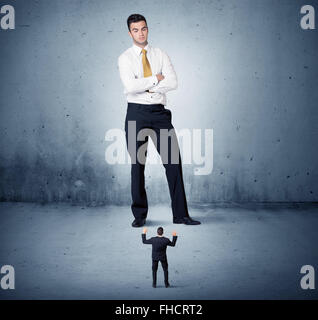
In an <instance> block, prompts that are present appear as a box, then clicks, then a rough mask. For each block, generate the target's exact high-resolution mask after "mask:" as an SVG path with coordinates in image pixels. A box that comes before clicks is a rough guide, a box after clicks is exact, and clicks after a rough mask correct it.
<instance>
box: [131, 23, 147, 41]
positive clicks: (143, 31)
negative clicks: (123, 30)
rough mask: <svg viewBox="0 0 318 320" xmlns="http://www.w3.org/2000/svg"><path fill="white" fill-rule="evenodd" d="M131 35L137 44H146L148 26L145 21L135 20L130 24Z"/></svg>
mask: <svg viewBox="0 0 318 320" xmlns="http://www.w3.org/2000/svg"><path fill="white" fill-rule="evenodd" d="M128 33H129V35H130V36H131V37H132V38H133V41H134V43H135V44H136V45H146V44H147V39H148V27H147V25H146V22H145V21H139V22H133V23H131V24H130V31H129V32H128Z"/></svg>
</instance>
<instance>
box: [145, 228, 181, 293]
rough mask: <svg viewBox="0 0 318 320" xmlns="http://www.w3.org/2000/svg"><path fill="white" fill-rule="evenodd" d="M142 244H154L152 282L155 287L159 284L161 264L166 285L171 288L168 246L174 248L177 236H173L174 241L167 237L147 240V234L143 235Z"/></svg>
mask: <svg viewBox="0 0 318 320" xmlns="http://www.w3.org/2000/svg"><path fill="white" fill-rule="evenodd" d="M141 236H142V242H143V243H145V244H152V280H153V285H154V286H156V284H157V270H158V263H159V261H160V262H161V265H162V269H163V272H164V277H165V285H166V287H168V286H169V282H168V260H167V254H166V251H167V246H171V247H174V246H175V245H176V242H177V238H178V237H177V236H173V238H172V241H170V239H168V238H166V237H160V236H156V237H152V238H150V239H148V240H147V239H146V234H145V233H142V235H141Z"/></svg>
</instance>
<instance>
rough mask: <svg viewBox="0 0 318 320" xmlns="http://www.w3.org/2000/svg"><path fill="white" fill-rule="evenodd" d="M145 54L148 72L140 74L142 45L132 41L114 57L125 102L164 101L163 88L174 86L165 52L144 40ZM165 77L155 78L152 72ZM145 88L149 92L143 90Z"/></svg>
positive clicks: (174, 75) (155, 102) (164, 102)
mask: <svg viewBox="0 0 318 320" xmlns="http://www.w3.org/2000/svg"><path fill="white" fill-rule="evenodd" d="M144 49H145V50H147V53H146V55H147V58H148V61H149V63H150V67H151V71H152V76H150V77H146V78H144V71H143V66H142V48H140V47H138V46H137V45H135V44H133V46H132V47H130V48H128V49H127V50H126V51H125V52H123V53H122V54H121V55H120V56H119V58H118V69H119V75H120V79H121V81H122V83H123V85H124V94H125V95H126V97H127V101H128V102H134V103H141V104H159V103H161V104H163V105H166V104H167V100H166V92H167V91H170V90H174V89H176V88H177V86H178V81H177V75H176V73H175V71H174V69H173V66H172V63H171V61H170V58H169V57H168V55H167V54H166V53H165V52H164V51H162V50H161V49H159V48H154V47H152V46H150V45H149V44H147V45H146V46H145V48H144ZM158 73H161V74H162V75H163V76H164V77H165V78H164V79H163V80H161V81H159V82H158V79H157V77H156V74H158ZM146 90H149V91H150V92H147V91H146Z"/></svg>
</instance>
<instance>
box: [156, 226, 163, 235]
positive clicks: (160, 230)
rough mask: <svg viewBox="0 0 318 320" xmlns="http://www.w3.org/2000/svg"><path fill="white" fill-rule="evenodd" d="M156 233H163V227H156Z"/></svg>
mask: <svg viewBox="0 0 318 320" xmlns="http://www.w3.org/2000/svg"><path fill="white" fill-rule="evenodd" d="M157 233H158V234H159V236H162V234H163V228H162V227H159V228H158V229H157Z"/></svg>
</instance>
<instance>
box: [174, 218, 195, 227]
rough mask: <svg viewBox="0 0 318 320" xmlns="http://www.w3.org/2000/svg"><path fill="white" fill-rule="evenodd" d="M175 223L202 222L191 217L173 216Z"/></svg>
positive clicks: (191, 223)
mask: <svg viewBox="0 0 318 320" xmlns="http://www.w3.org/2000/svg"><path fill="white" fill-rule="evenodd" d="M173 223H184V224H188V225H195V224H201V222H200V221H196V220H193V219H191V218H190V217H183V218H173Z"/></svg>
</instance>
